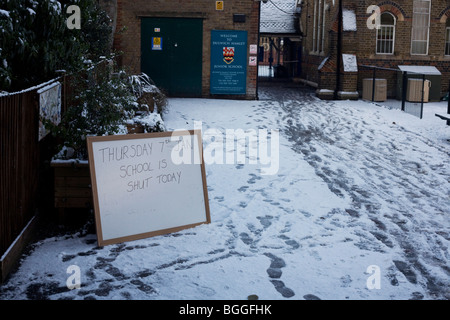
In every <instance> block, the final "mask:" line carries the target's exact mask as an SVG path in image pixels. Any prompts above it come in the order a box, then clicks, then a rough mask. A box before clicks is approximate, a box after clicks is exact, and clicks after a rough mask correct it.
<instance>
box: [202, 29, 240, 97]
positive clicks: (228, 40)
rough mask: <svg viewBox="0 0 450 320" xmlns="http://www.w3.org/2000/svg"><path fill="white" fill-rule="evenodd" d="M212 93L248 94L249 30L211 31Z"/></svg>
mask: <svg viewBox="0 0 450 320" xmlns="http://www.w3.org/2000/svg"><path fill="white" fill-rule="evenodd" d="M210 92H211V94H246V92H247V31H236V30H212V31H211V83H210Z"/></svg>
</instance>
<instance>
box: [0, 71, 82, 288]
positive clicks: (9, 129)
mask: <svg viewBox="0 0 450 320" xmlns="http://www.w3.org/2000/svg"><path fill="white" fill-rule="evenodd" d="M75 76H79V74H78V75H77V74H75V75H63V76H61V77H58V78H56V79H53V80H50V81H48V82H45V83H42V84H40V85H37V86H34V87H31V88H28V89H25V90H22V91H19V92H14V93H6V94H0V154H1V162H0V283H1V282H2V281H4V280H5V278H6V276H7V274H8V273H9V271H10V269H11V268H12V267H13V264H14V260H17V258H18V257H19V254H20V251H21V250H22V249H21V248H13V247H14V246H16V245H17V244H19V245H22V246H23V245H24V243H25V242H26V240H25V239H23V234H24V231H25V229H26V228H27V227H28V226H29V225H30V222H31V221H32V220H36V219H34V217H35V215H36V213H37V210H38V208H40V207H41V208H42V207H45V208H52V207H51V206H52V205H53V203H52V200H53V199H51V198H48V197H49V195H50V194H51V193H49V192H50V191H51V190H52V188H53V185H52V183H53V182H52V179H49V178H48V177H49V175H51V171H50V166H48V165H47V164H46V162H47V160H49V159H51V157H52V156H53V154H52V152H53V147H54V141H53V139H52V138H51V135H48V136H47V137H46V138H43V139H42V140H39V112H40V108H39V92H40V91H39V90H41V91H42V90H43V89H45V87H50V86H51V85H52V84H53V83H55V82H57V81H59V82H61V85H62V87H61V114H64V112H65V110H67V107H68V106H69V105H70V103H71V101H70V97H71V95H72V93H73V90H74V88H73V87H72V85H71V83H72V79H73V77H75ZM26 233H27V232H25V234H26ZM11 252H12V254H11ZM10 255H13V256H15V257H11V256H10Z"/></svg>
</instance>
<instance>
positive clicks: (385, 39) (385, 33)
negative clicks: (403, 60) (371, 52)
mask: <svg viewBox="0 0 450 320" xmlns="http://www.w3.org/2000/svg"><path fill="white" fill-rule="evenodd" d="M380 18H381V24H380V28H379V29H377V51H376V52H377V53H380V54H393V53H394V41H395V17H394V16H393V15H392V14H391V13H389V12H384V13H382V14H381V17H380Z"/></svg>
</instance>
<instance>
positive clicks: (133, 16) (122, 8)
mask: <svg viewBox="0 0 450 320" xmlns="http://www.w3.org/2000/svg"><path fill="white" fill-rule="evenodd" d="M215 4H216V1H214V0H152V1H148V0H117V26H116V33H115V35H114V48H115V49H116V50H118V51H121V52H123V55H122V57H121V63H122V64H123V65H124V66H126V67H127V68H129V69H130V71H131V72H133V73H139V72H140V65H141V57H140V55H141V48H140V46H141V25H140V17H170V18H177V17H178V18H202V19H203V60H202V96H203V97H209V96H210V94H209V85H210V46H211V30H213V29H216V30H246V31H247V32H248V39H247V43H248V45H250V44H258V31H259V25H258V23H259V4H260V3H259V2H257V1H239V0H227V1H224V9H223V10H222V11H218V10H216V6H215ZM233 14H245V16H246V20H245V22H244V23H242V22H236V23H235V22H233ZM256 68H257V67H253V66H247V94H246V95H245V96H238V97H236V96H233V97H234V98H245V99H255V98H256V94H257V87H256V83H257V69H256ZM224 97H225V96H221V98H224Z"/></svg>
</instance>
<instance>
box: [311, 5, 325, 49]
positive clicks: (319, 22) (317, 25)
mask: <svg viewBox="0 0 450 320" xmlns="http://www.w3.org/2000/svg"><path fill="white" fill-rule="evenodd" d="M327 9H328V4H327V3H326V0H314V9H313V10H314V12H313V19H314V20H313V36H312V40H313V45H312V51H313V52H315V53H321V52H323V51H324V46H325V22H326V12H327Z"/></svg>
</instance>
